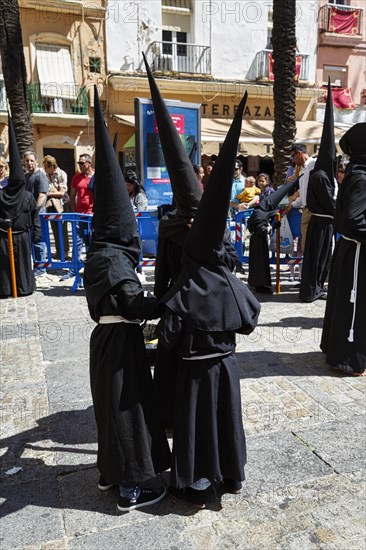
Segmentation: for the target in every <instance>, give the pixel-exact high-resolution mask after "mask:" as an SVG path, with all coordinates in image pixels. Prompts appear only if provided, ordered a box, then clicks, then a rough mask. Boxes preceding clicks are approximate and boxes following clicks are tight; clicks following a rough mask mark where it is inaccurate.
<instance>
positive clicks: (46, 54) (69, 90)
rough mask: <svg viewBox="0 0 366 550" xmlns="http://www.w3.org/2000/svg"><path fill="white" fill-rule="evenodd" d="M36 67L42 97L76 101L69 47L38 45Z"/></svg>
mask: <svg viewBox="0 0 366 550" xmlns="http://www.w3.org/2000/svg"><path fill="white" fill-rule="evenodd" d="M36 65H37V72H38V78H39V83H40V93H41V96H43V97H58V98H63V99H75V97H76V89H75V81H74V74H73V70H72V65H71V56H70V49H69V48H68V47H67V46H58V45H51V44H36Z"/></svg>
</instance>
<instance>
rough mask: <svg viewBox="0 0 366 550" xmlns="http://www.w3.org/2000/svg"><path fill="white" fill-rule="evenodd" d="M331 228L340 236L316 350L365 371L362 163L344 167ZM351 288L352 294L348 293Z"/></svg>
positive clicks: (365, 174) (365, 180) (365, 168)
mask: <svg viewBox="0 0 366 550" xmlns="http://www.w3.org/2000/svg"><path fill="white" fill-rule="evenodd" d="M334 226H335V229H336V231H337V232H338V233H340V234H341V235H343V237H340V238H339V240H338V241H337V244H336V247H335V251H334V255H333V258H332V264H331V271H330V278H329V289H328V300H327V306H326V310H325V318H324V327H323V333H322V339H321V345H320V347H321V349H322V350H323V351H324V353H326V355H327V363H329V364H330V365H333V366H336V365H338V364H340V363H344V362H348V363H349V364H350V366H351V367H352V368H353V370H354V371H356V372H363V371H365V369H366V314H365V312H366V283H365V281H366V160H365V161H364V162H363V163H362V164H361V163H359V164H351V163H350V164H349V165H348V167H347V170H346V177H345V178H344V180H343V182H342V185H341V186H340V191H339V194H338V198H337V206H336V213H335V218H334ZM358 243H359V244H358ZM355 274H357V281H355ZM354 283H356V284H354ZM353 288H354V289H356V292H354V291H353V292H352V289H353ZM351 295H352V296H351ZM351 298H352V299H354V301H353V302H351ZM352 321H353V322H352ZM352 330H353V332H352V333H351V331H352Z"/></svg>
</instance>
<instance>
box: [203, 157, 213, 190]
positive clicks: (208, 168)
mask: <svg viewBox="0 0 366 550" xmlns="http://www.w3.org/2000/svg"><path fill="white" fill-rule="evenodd" d="M214 166H215V161H214V160H210V162H209V163H208V164H207V166H206V171H205V175H204V176H203V179H202V183H203V188H204V189H205V188H206V185H207V183H208V181H209V179H210V174H211V172H212V169H213V167H214Z"/></svg>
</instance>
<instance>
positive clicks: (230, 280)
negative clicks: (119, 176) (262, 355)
mask: <svg viewBox="0 0 366 550" xmlns="http://www.w3.org/2000/svg"><path fill="white" fill-rule="evenodd" d="M162 301H163V302H164V303H165V304H166V306H167V310H166V312H165V314H164V315H163V317H162V319H161V321H160V322H159V325H158V337H159V341H160V342H161V343H162V345H164V346H166V347H167V348H174V349H175V352H176V354H177V356H178V358H179V359H178V376H177V399H176V408H175V424H174V441H173V460H172V469H171V483H172V485H173V486H175V487H178V488H184V487H188V486H190V485H192V484H193V483H194V482H195V481H197V480H198V479H200V478H203V477H205V478H207V479H209V480H210V481H221V480H222V479H223V478H224V477H225V478H229V479H234V480H237V481H242V480H243V479H244V465H245V463H246V446H245V436H244V429H243V423H242V412H241V397H240V381H239V370H238V365H237V361H236V358H235V355H234V351H235V332H240V333H241V334H250V333H251V332H252V331H253V330H254V328H255V326H256V323H257V319H258V315H259V311H260V306H259V304H258V302H257V300H256V299H255V297H254V296H253V295H252V294H251V292H250V291H249V290H248V289H247V287H246V286H245V285H244V284H243V283H242V282H241V281H240V280H239V279H237V278H236V277H235V276H234V275H233V274H232V273H231V272H230V271H229V269H228V268H227V266H226V265H224V262H222V263H221V264H220V265H216V266H210V267H209V268H207V267H205V266H202V265H199V264H198V263H197V262H195V261H194V260H192V259H189V258H186V259H185V260H184V268H183V270H182V273H181V275H180V278H179V281H178V283H177V284H176V285H175V286H174V287H173V288H172V289H171V290H170V291H169V292H168V293H167V294H166V295H165V296H164V298H163V300H162ZM207 355H210V356H211V357H208V358H205V356H207ZM214 355H216V356H214Z"/></svg>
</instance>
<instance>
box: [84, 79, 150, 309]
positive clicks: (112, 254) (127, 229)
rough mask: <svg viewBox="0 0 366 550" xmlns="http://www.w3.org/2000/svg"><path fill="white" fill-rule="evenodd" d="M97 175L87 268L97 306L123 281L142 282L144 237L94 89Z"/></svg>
mask: <svg viewBox="0 0 366 550" xmlns="http://www.w3.org/2000/svg"><path fill="white" fill-rule="evenodd" d="M94 125H95V128H94V129H95V174H94V192H95V197H94V216H93V237H92V242H91V245H90V248H89V252H88V258H87V260H86V262H85V269H84V286H85V292H86V297H87V300H88V302H89V303H90V304H92V305H96V304H97V303H98V302H99V301H100V300H101V299H102V298H103V296H105V295H106V294H107V293H108V292H110V291H111V289H112V288H113V287H115V286H116V285H117V284H118V283H120V282H122V281H128V280H134V281H135V282H138V283H139V280H138V278H137V275H136V273H135V267H136V266H137V264H138V261H139V257H140V249H141V245H140V238H139V234H138V230H137V223H136V218H135V214H134V212H133V208H132V205H131V200H130V197H129V195H128V192H127V189H126V185H125V182H124V177H123V175H122V172H121V168H120V166H119V164H118V161H117V158H116V154H115V152H114V149H113V145H112V143H111V140H110V137H109V134H108V130H107V127H106V124H105V122H104V117H103V113H102V109H101V106H100V101H99V96H98V91H97V87H96V86H94Z"/></svg>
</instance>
